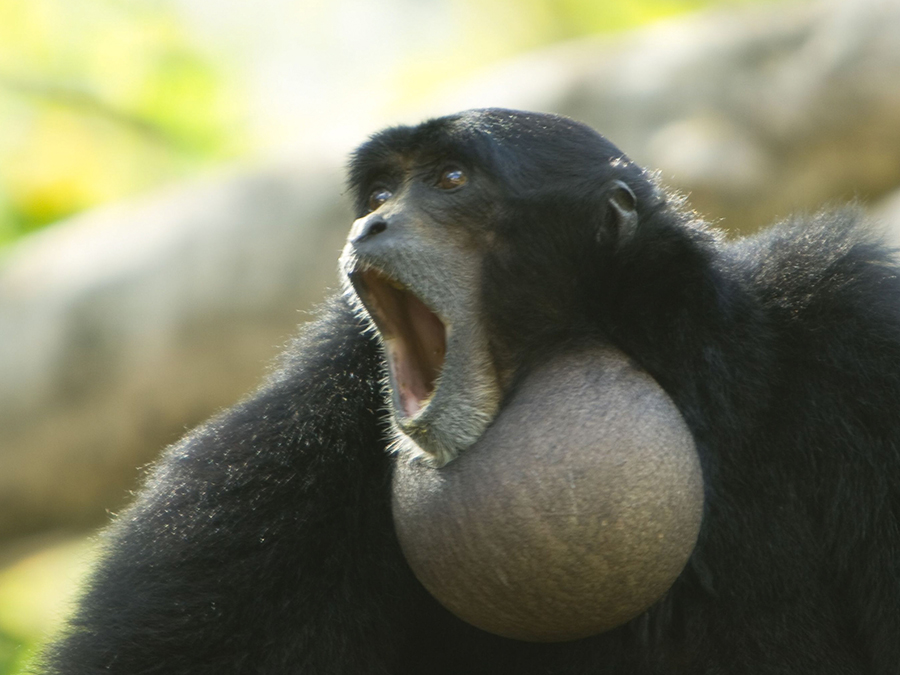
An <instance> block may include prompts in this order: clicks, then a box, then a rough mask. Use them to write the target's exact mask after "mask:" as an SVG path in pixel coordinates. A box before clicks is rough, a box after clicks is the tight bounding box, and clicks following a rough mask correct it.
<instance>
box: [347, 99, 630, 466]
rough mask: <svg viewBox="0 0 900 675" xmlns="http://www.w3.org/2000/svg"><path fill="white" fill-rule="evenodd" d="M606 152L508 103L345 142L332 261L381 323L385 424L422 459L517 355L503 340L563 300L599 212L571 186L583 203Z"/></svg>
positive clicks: (577, 129) (604, 166)
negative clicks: (346, 208) (344, 217)
mask: <svg viewBox="0 0 900 675" xmlns="http://www.w3.org/2000/svg"><path fill="white" fill-rule="evenodd" d="M610 148H611V150H610ZM617 153H618V151H616V150H615V148H614V147H612V146H611V145H609V144H608V143H607V142H606V141H605V140H604V139H602V137H600V136H598V135H596V134H595V133H594V132H592V131H590V130H587V129H586V128H585V127H582V126H580V125H576V124H574V123H572V122H570V121H568V120H563V119H562V118H552V117H547V116H534V115H531V116H528V115H523V114H519V113H511V112H509V111H473V112H471V113H464V114H462V115H460V116H457V117H453V118H442V119H440V120H435V121H433V122H430V123H426V124H423V125H420V126H419V127H414V128H406V127H400V128H396V129H390V130H388V131H386V132H382V133H381V134H379V135H378V136H376V137H374V138H373V139H372V140H371V141H369V143H367V144H365V145H364V146H363V147H362V148H360V150H359V151H357V154H356V156H355V157H354V160H353V163H352V165H351V182H352V184H353V187H354V190H355V192H356V206H357V216H358V217H357V220H356V222H355V223H354V224H353V228H352V229H351V232H350V235H349V239H348V243H347V246H346V247H345V249H344V255H343V258H342V266H343V269H344V271H345V272H346V274H347V278H348V279H349V281H350V284H351V285H352V288H353V291H354V292H355V295H356V296H357V297H358V298H359V300H360V301H361V302H362V305H363V306H364V307H365V310H366V312H367V313H368V315H369V316H370V317H371V319H372V320H373V322H374V324H375V326H376V327H377V329H378V332H379V333H380V335H381V338H382V342H383V345H384V351H385V356H386V359H387V365H388V372H389V388H390V392H391V397H390V398H391V403H392V406H391V407H392V413H393V418H394V421H395V423H396V426H397V428H398V429H399V431H401V432H402V433H401V435H400V436H399V439H400V441H401V442H402V443H407V444H408V440H410V439H411V440H412V441H413V442H414V444H415V447H414V448H413V450H414V452H416V453H417V454H420V455H421V454H424V456H425V458H426V459H428V460H429V461H430V462H431V463H432V464H434V465H436V466H441V465H443V464H445V463H447V462H448V461H450V460H451V459H453V458H454V457H455V456H456V455H457V454H458V453H459V452H460V451H462V450H464V449H465V448H467V447H468V446H470V445H472V444H473V443H474V442H475V441H476V440H478V438H479V437H480V436H481V434H482V433H483V432H484V430H485V429H486V428H487V426H488V424H490V422H491V421H492V420H493V419H494V417H495V416H496V414H497V410H498V407H499V405H500V401H501V398H502V396H503V394H504V393H505V392H504V389H505V385H506V383H507V382H508V381H509V377H510V373H512V372H514V371H515V369H516V367H517V366H519V365H520V364H521V361H522V359H521V358H519V356H518V355H516V356H512V357H510V356H509V354H510V353H512V352H513V351H514V350H512V349H511V348H510V347H509V345H510V344H513V343H519V344H523V343H525V342H526V341H527V340H525V339H521V338H524V337H525V335H526V334H528V335H531V334H534V335H538V334H540V335H550V334H551V333H553V331H554V330H557V329H560V328H564V327H565V326H566V325H567V323H569V320H568V318H566V317H564V316H562V315H561V314H560V310H561V309H565V311H567V312H568V313H569V314H573V313H575V311H577V310H575V309H573V308H572V307H571V305H572V303H573V302H574V299H575V298H576V297H577V296H578V294H576V293H573V288H574V287H575V286H576V285H577V284H578V277H579V275H577V274H575V272H574V269H573V267H572V265H573V264H574V261H575V258H576V257H580V256H583V255H584V254H588V255H590V254H591V253H592V252H593V251H592V248H593V247H596V245H597V242H598V241H599V232H596V231H595V230H596V228H597V226H596V224H593V221H592V218H593V217H595V216H597V217H599V216H602V208H601V209H600V210H599V213H598V209H597V208H593V209H592V210H591V209H588V210H584V209H582V208H581V206H583V204H582V202H585V199H584V198H585V197H587V201H588V202H590V205H591V206H593V205H594V204H595V202H596V199H595V197H596V195H595V193H597V192H598V190H600V187H601V186H602V185H603V183H604V180H605V181H606V182H608V181H609V178H610V175H611V171H612V169H610V168H609V167H610V166H611V164H610V162H611V158H619V157H621V155H620V153H618V154H617ZM591 186H593V187H591ZM600 192H602V190H600ZM585 203H587V202H585ZM573 204H577V205H578V206H577V207H573ZM576 212H578V213H577V214H576ZM582 212H584V213H590V215H591V217H589V218H584V217H581V213H582ZM601 220H602V218H601ZM548 289H552V290H548ZM510 313H511V317H512V318H511V320H506V321H505V327H504V328H503V329H502V330H501V329H499V328H498V326H499V325H500V321H498V319H497V317H499V316H501V315H506V316H507V317H509V315H510ZM501 333H502V334H503V335H500V334H501Z"/></svg>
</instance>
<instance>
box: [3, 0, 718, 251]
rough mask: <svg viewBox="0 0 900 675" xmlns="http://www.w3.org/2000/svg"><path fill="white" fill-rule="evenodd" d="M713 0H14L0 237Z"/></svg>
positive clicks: (337, 143) (318, 143) (324, 142)
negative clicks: (539, 51) (496, 67)
mask: <svg viewBox="0 0 900 675" xmlns="http://www.w3.org/2000/svg"><path fill="white" fill-rule="evenodd" d="M709 2H710V0H705V1H704V0H640V1H638V2H623V3H607V2H595V1H593V0H518V1H515V2H514V1H512V0H424V1H423V0H386V1H383V2H374V1H370V0H321V1H316V0H306V1H303V0H258V1H257V2H252V3H250V2H224V1H220V0H78V1H77V2H71V1H66V0H2V2H0V242H4V243H5V242H8V241H10V240H12V239H14V238H16V237H19V236H21V235H23V234H25V233H27V232H29V231H32V230H34V229H37V228H40V227H43V226H44V225H46V224H48V223H51V222H54V221H56V220H59V219H61V218H64V217H66V216H70V215H72V214H74V213H77V212H79V211H83V210H85V209H88V208H91V207H92V206H96V205H97V204H100V203H103V202H107V201H110V200H115V199H119V198H122V197H125V196H128V195H132V194H135V193H137V192H140V191H143V190H146V189H148V188H150V187H153V186H156V185H159V184H161V183H165V182H168V181H172V180H177V179H179V178H182V177H184V176H186V175H189V174H192V173H195V172H198V171H202V170H203V169H205V168H208V167H210V166H214V165H216V164H219V163H222V162H226V161H231V160H236V159H246V158H250V157H257V156H260V155H267V154H271V153H285V152H292V151H296V150H303V149H314V150H321V149H324V150H326V151H330V150H332V149H334V150H337V151H341V150H345V149H346V147H345V145H346V142H347V141H346V139H348V138H350V139H353V138H360V137H362V135H363V134H366V133H369V132H371V130H372V129H373V124H376V125H377V124H378V123H380V122H382V121H384V120H388V119H390V118H391V115H392V114H395V113H397V112H398V111H400V110H403V109H405V108H406V107H408V106H409V105H411V104H414V103H415V102H416V101H417V100H421V99H422V98H423V97H424V96H427V95H428V94H430V93H432V92H434V91H436V90H438V89H440V88H441V87H444V86H446V85H447V84H448V83H452V82H454V81H462V80H464V79H465V78H466V77H468V76H470V75H471V74H472V73H473V72H474V71H476V70H477V69H478V68H480V67H483V66H485V65H487V64H489V63H491V62H496V61H497V60H499V59H503V58H507V57H510V56H512V55H514V54H517V53H520V52H522V51H525V50H529V49H534V48H537V47H540V46H543V45H547V44H550V43H553V42H559V41H562V40H567V39H570V38H573V37H578V36H582V35H588V34H592V33H598V32H606V33H609V32H614V31H620V30H623V29H627V28H630V27H634V26H638V25H640V24H642V23H646V22H649V21H653V20H657V19H660V18H663V17H666V16H671V15H674V14H677V13H682V12H687V11H689V10H691V9H695V8H697V7H700V6H702V5H704V4H709Z"/></svg>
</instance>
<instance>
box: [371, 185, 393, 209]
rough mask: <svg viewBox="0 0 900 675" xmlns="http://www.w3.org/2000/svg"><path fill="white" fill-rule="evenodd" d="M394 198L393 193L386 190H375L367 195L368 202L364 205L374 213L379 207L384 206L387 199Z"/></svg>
mask: <svg viewBox="0 0 900 675" xmlns="http://www.w3.org/2000/svg"><path fill="white" fill-rule="evenodd" d="M393 196H394V193H393V192H391V191H390V190H388V189H387V188H375V189H374V190H372V194H370V195H369V201H368V203H367V204H366V206H367V207H368V209H369V211H375V210H376V209H377V208H378V207H379V206H381V205H382V204H384V203H385V202H386V201H387V200H388V199H390V198H391V197H393Z"/></svg>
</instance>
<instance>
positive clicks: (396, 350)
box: [388, 295, 446, 417]
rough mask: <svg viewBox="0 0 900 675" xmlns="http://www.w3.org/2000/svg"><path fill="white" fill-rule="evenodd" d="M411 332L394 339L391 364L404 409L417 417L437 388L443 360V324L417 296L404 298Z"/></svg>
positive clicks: (390, 345)
mask: <svg viewBox="0 0 900 675" xmlns="http://www.w3.org/2000/svg"><path fill="white" fill-rule="evenodd" d="M404 299H405V300H406V302H405V305H406V306H405V309H406V311H407V318H408V323H407V324H406V327H407V329H408V331H409V334H407V335H404V336H403V337H400V338H399V339H391V340H390V341H389V344H388V349H389V350H390V351H391V359H390V361H391V368H392V370H393V376H394V382H395V384H396V386H397V389H398V392H397V393H398V394H399V396H400V402H401V404H402V406H403V411H404V412H405V413H406V415H407V416H408V417H414V416H415V415H417V414H418V413H419V411H420V410H421V409H422V407H423V406H424V405H425V402H426V400H427V399H428V397H429V396H431V394H432V392H433V390H434V383H435V380H436V379H437V376H438V374H439V373H440V369H441V365H442V364H443V361H444V351H445V349H446V347H445V344H444V325H443V324H442V323H441V321H440V319H438V318H437V316H435V315H434V314H433V313H432V312H431V311H430V310H429V309H428V308H427V307H426V306H425V305H424V304H423V303H422V302H421V301H420V300H419V299H418V298H416V297H414V296H412V295H406V297H405V298H404Z"/></svg>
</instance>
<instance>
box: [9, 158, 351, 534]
mask: <svg viewBox="0 0 900 675" xmlns="http://www.w3.org/2000/svg"><path fill="white" fill-rule="evenodd" d="M341 173H342V172H341V170H340V165H339V164H338V162H336V161H335V162H334V163H333V165H332V166H331V167H327V166H326V167H323V166H322V163H321V162H316V163H315V170H314V171H313V170H306V169H302V168H297V167H290V166H281V167H276V168H269V169H266V170H258V171H253V172H247V173H241V174H232V175H229V176H223V177H219V178H217V179H214V180H208V181H206V182H203V183H199V184H196V183H195V184H189V185H184V186H181V187H179V188H177V189H174V190H171V191H169V192H168V193H165V194H161V195H157V196H155V197H152V198H150V199H147V200H144V201H141V202H137V203H133V204H126V205H120V206H115V207H112V208H109V209H104V210H102V211H99V212H96V213H90V214H87V215H85V216H83V217H80V218H78V219H76V220H73V221H71V222H68V223H64V224H62V225H60V226H58V227H55V228H52V229H50V230H47V231H45V232H42V233H40V234H39V235H37V236H35V237H33V238H30V239H28V240H26V241H24V242H22V244H21V245H19V246H17V247H16V248H14V249H13V250H12V251H11V252H10V253H9V254H8V255H7V257H6V258H5V259H4V260H3V262H2V267H0V270H2V271H0V535H2V534H10V533H13V532H22V531H30V530H37V529H40V528H43V527H47V526H50V525H73V526H79V525H85V524H86V523H90V522H96V521H98V520H100V519H102V518H103V516H104V509H105V508H108V507H115V506H117V505H119V504H121V503H122V502H123V501H124V500H125V498H126V497H127V494H126V489H127V488H128V487H129V486H131V485H133V484H134V482H135V478H136V477H137V470H136V467H137V466H139V465H141V464H145V463H146V462H148V461H150V460H151V459H152V458H153V457H154V456H155V455H156V454H157V452H158V451H159V450H160V449H161V448H162V447H163V446H164V445H165V444H166V443H169V442H171V441H174V440H176V439H177V438H178V437H179V436H180V435H181V434H183V433H184V431H185V430H186V429H187V428H188V427H190V426H191V425H193V424H196V423H198V422H200V421H202V420H203V419H204V418H206V417H207V416H209V414H210V413H211V412H213V411H214V410H216V409H217V408H221V407H224V406H227V405H230V404H231V403H233V402H234V401H235V400H236V399H237V398H238V397H239V396H240V395H241V394H242V393H244V392H247V391H249V390H251V389H252V388H253V387H254V386H255V385H256V383H257V382H258V381H259V379H260V376H261V374H262V373H263V372H264V370H265V368H266V367H267V364H268V363H269V361H270V360H271V359H272V358H273V356H274V355H275V354H276V353H277V352H278V351H279V350H280V348H281V345H282V344H283V343H284V342H285V341H286V340H287V339H288V337H289V336H290V335H291V333H292V332H293V331H294V329H295V327H296V324H297V323H299V322H300V321H302V320H303V319H304V316H303V314H301V313H300V312H299V311H298V310H300V309H308V308H310V307H311V306H312V305H313V304H314V303H316V302H318V301H319V300H321V299H322V298H323V297H324V294H325V286H326V285H328V284H331V285H332V286H335V285H336V279H337V276H336V269H337V262H336V261H337V257H338V254H339V252H340V248H341V246H342V245H343V239H344V235H345V232H346V229H347V223H348V222H349V214H348V213H347V211H346V210H345V206H344V205H343V204H342V203H341V199H340V194H341V191H342V189H343V188H342V180H343V177H342V175H341Z"/></svg>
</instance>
